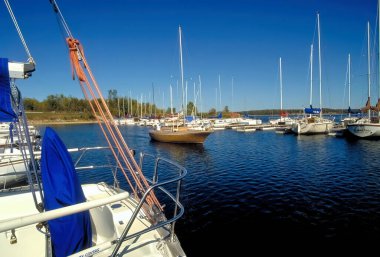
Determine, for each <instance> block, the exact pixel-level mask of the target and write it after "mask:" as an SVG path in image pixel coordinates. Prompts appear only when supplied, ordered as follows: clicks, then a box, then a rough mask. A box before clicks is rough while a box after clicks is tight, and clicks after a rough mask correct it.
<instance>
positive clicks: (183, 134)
mask: <svg viewBox="0 0 380 257" xmlns="http://www.w3.org/2000/svg"><path fill="white" fill-rule="evenodd" d="M179 50H180V52H179V54H180V64H181V67H180V68H181V84H182V112H183V114H182V115H183V122H182V126H175V125H173V126H163V127H161V126H160V125H158V126H156V127H155V129H153V130H150V131H149V136H150V137H151V139H152V140H155V141H159V142H164V143H179V144H189V143H190V144H203V143H204V141H205V140H206V138H207V137H208V136H209V135H210V134H211V133H212V132H213V131H212V130H211V129H206V130H195V129H191V128H189V127H187V126H186V121H185V113H186V112H185V108H184V103H183V99H184V97H183V94H184V92H183V88H184V79H183V61H182V29H181V26H179Z"/></svg>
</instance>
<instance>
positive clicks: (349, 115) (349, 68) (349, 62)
mask: <svg viewBox="0 0 380 257" xmlns="http://www.w3.org/2000/svg"><path fill="white" fill-rule="evenodd" d="M348 109H349V110H350V109H351V55H350V54H348ZM348 117H351V112H348Z"/></svg>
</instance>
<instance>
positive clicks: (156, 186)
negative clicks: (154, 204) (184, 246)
mask: <svg viewBox="0 0 380 257" xmlns="http://www.w3.org/2000/svg"><path fill="white" fill-rule="evenodd" d="M102 149H109V148H108V147H88V148H75V149H69V152H76V151H78V152H80V155H79V157H78V158H77V160H76V161H75V162H74V163H75V168H76V170H78V171H80V170H85V169H96V168H105V167H108V168H110V169H115V173H116V171H117V167H116V166H115V165H112V164H109V165H98V166H93V165H87V166H78V165H79V163H80V161H81V160H82V159H83V158H84V157H85V154H86V153H87V152H88V151H90V150H102ZM139 157H140V158H139V166H140V169H141V170H143V164H144V163H145V160H146V159H147V158H148V157H149V158H152V159H153V161H154V166H153V176H152V179H148V178H147V181H148V182H149V183H150V186H149V188H147V190H146V191H145V192H144V193H143V195H142V196H141V197H140V199H139V201H138V203H137V205H136V208H135V210H134V211H133V214H132V216H131V218H130V219H129V221H128V223H127V225H126V227H125V229H124V230H123V232H122V234H121V235H120V237H119V238H118V239H116V240H112V241H110V242H108V244H107V245H106V246H104V247H102V249H101V251H104V250H106V249H109V248H110V247H111V246H113V245H115V248H114V250H113V253H112V255H111V256H116V254H117V252H118V251H119V249H120V247H121V245H122V243H123V242H124V241H127V240H129V239H132V238H135V237H138V236H140V235H142V234H145V233H148V232H150V231H152V230H155V229H158V228H164V229H166V230H167V231H168V233H169V240H170V241H174V240H175V233H174V228H175V223H176V221H177V220H178V219H179V218H180V217H182V215H183V214H184V206H183V205H182V204H181V203H180V201H179V200H180V193H181V184H182V179H183V178H184V177H185V175H186V174H187V170H186V169H185V168H184V167H183V166H181V165H179V164H178V163H176V162H174V161H171V160H169V159H166V158H162V157H156V156H154V155H152V154H148V153H140V155H139ZM161 163H164V164H165V165H170V166H171V167H172V168H174V169H176V170H177V174H176V176H175V177H173V178H169V179H166V180H164V181H162V182H161V181H160V182H159V167H160V164H161ZM168 167H169V166H168ZM115 173H114V174H113V176H114V179H115V180H116V174H115ZM174 183H176V193H175V195H173V194H172V193H170V192H169V190H168V189H166V188H165V187H164V186H167V185H169V184H174ZM116 185H118V183H116ZM154 190H159V191H161V192H162V193H163V194H164V195H166V196H167V197H169V199H170V200H171V201H172V202H173V203H174V207H173V214H172V216H171V217H170V218H169V219H168V218H167V217H166V216H165V215H164V216H163V217H164V219H163V220H160V221H159V222H157V223H155V224H154V225H152V226H150V227H149V228H146V229H144V230H141V231H138V232H136V233H133V234H130V235H128V233H129V231H130V229H131V227H132V225H133V222H134V221H135V220H136V217H137V216H138V214H139V213H140V211H141V209H142V208H143V206H144V203H145V202H146V199H147V197H148V196H149V195H150V193H151V192H152V191H154ZM154 212H156V214H157V215H160V217H162V215H163V212H162V211H160V210H159V209H158V208H155V210H154ZM167 227H169V229H168V228H167ZM96 248H97V247H96V246H94V247H91V248H89V249H86V250H83V251H82V252H79V253H76V254H75V256H76V255H78V256H80V255H81V254H84V253H86V254H90V255H92V254H91V252H98V251H99V249H100V248H98V249H96ZM86 256H87V255H86Z"/></svg>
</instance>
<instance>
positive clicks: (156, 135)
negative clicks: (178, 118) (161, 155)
mask: <svg viewBox="0 0 380 257" xmlns="http://www.w3.org/2000/svg"><path fill="white" fill-rule="evenodd" d="M211 133H212V131H196V130H194V131H190V130H186V131H165V130H152V131H150V132H149V136H150V137H151V139H152V140H154V141H159V142H164V143H180V144H189V143H190V144H203V143H204V141H205V140H206V138H207V137H208V136H209V135H210V134H211Z"/></svg>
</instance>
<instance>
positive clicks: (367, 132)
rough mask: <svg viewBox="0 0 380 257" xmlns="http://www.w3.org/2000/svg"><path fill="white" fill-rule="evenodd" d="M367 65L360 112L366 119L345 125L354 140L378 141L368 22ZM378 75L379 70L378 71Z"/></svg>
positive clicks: (379, 127) (379, 130) (379, 126)
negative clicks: (372, 102)
mask: <svg viewBox="0 0 380 257" xmlns="http://www.w3.org/2000/svg"><path fill="white" fill-rule="evenodd" d="M377 6H378V9H377V13H378V14H379V13H380V0H379V1H378V5H377ZM377 17H378V20H377V21H378V26H377V28H378V33H380V28H379V25H380V18H379V15H377ZM378 50H379V51H380V35H379V42H378ZM367 52H368V56H367V63H368V64H367V65H368V77H367V79H368V98H367V102H366V105H365V107H363V108H362V112H367V117H363V118H361V119H358V120H357V121H356V122H354V123H350V124H348V125H347V130H348V132H349V133H350V135H352V136H354V137H356V138H367V139H372V138H375V139H378V138H380V120H379V113H377V116H372V111H374V112H379V110H380V100H379V99H378V101H377V104H376V106H371V76H370V71H371V60H370V25H369V22H368V23H367ZM378 63H380V55H378ZM379 74H380V70H379ZM379 87H380V80H379Z"/></svg>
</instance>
